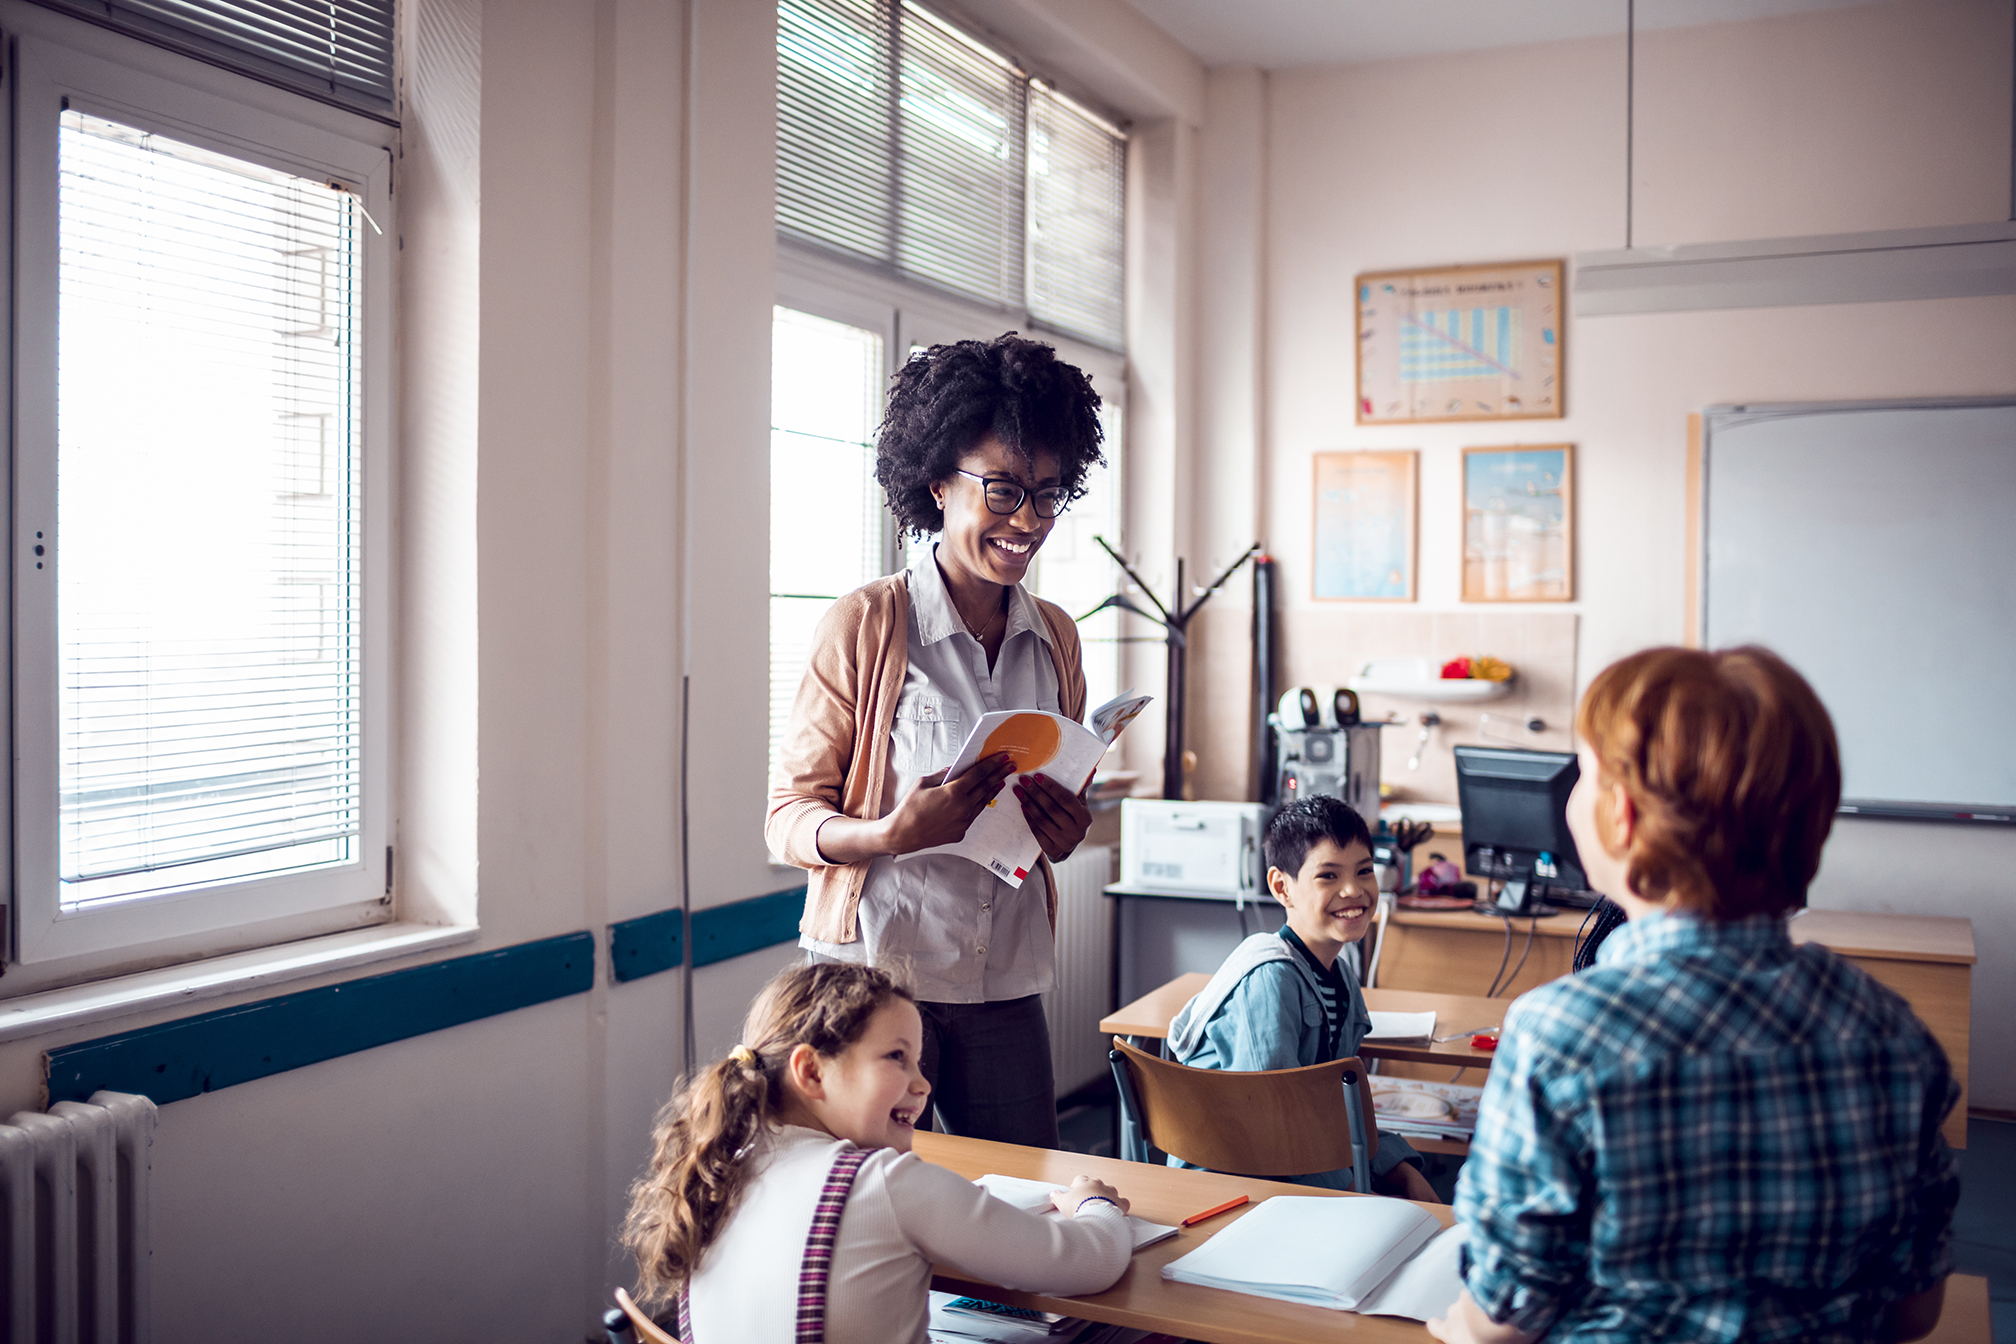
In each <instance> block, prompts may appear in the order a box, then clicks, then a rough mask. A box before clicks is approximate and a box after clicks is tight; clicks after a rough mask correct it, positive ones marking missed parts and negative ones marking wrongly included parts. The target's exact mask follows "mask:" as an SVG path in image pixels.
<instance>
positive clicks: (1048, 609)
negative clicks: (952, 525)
mask: <svg viewBox="0 0 2016 1344" xmlns="http://www.w3.org/2000/svg"><path fill="white" fill-rule="evenodd" d="M1036 605H1037V607H1038V608H1039V609H1040V610H1041V611H1042V613H1043V621H1044V624H1046V625H1048V626H1049V627H1050V641H1049V644H1048V646H1047V647H1048V648H1049V650H1050V656H1051V658H1052V659H1054V660H1055V661H1056V664H1057V703H1058V708H1059V709H1060V710H1061V711H1062V712H1063V714H1064V717H1065V718H1067V719H1082V718H1084V716H1085V668H1084V665H1083V663H1081V662H1080V660H1079V653H1078V627H1077V625H1076V624H1074V623H1073V621H1072V620H1071V617H1070V616H1068V615H1067V614H1065V611H1064V609H1063V608H1062V607H1059V606H1058V605H1057V604H1056V603H1054V602H1045V601H1043V600H1042V599H1041V598H1038V599H1037V600H1036ZM909 622H910V586H909V584H908V583H907V582H906V581H905V579H904V576H903V575H901V574H892V575H890V576H888V577H887V578H881V579H876V580H875V581H874V582H873V583H869V584H864V585H863V586H862V587H860V588H857V589H855V590H854V591H853V592H851V593H849V594H847V596H845V597H843V598H841V599H840V600H839V601H838V602H835V603H834V604H833V606H832V609H831V610H829V611H828V612H827V613H826V616H825V618H824V619H823V620H821V621H820V622H819V630H818V633H817V634H815V635H814V636H813V637H812V655H811V658H810V659H809V660H808V661H807V663H806V665H805V677H804V680H802V681H800V682H799V683H798V698H797V699H796V700H794V701H793V702H792V704H791V722H790V724H789V725H788V726H787V727H786V728H785V730H784V749H783V752H782V754H781V756H780V757H779V759H778V762H777V773H776V775H775V776H774V777H773V778H772V779H771V781H770V815H769V818H768V820H767V821H765V823H764V826H763V836H764V839H766V840H767V841H768V842H769V844H770V848H771V850H772V851H773V852H774V853H777V854H781V855H783V856H784V861H785V862H786V863H789V864H793V865H795V866H797V867H799V868H803V869H806V870H807V871H808V873H809V874H810V876H809V878H808V879H807V881H806V891H805V916H804V918H803V919H801V920H800V921H799V923H798V931H799V932H800V933H803V934H808V935H810V936H811V937H813V938H816V939H818V940H819V941H820V942H822V943H851V942H853V941H855V940H856V939H857V938H859V937H860V936H861V930H860V922H859V920H858V918H857V916H858V913H859V910H860V906H861V886H862V883H863V882H864V881H866V880H867V877H868V864H867V863H866V862H862V863H846V864H829V863H827V862H826V861H825V859H824V858H822V857H821V856H820V854H819V844H818V835H819V826H820V824H821V823H822V822H824V821H825V820H826V818H828V817H834V816H846V817H858V818H862V819H872V818H876V817H880V816H882V815H883V814H884V813H885V812H887V811H888V809H889V807H890V805H891V800H889V799H887V798H884V797H883V791H884V785H885V784H886V782H887V780H888V775H889V734H890V731H891V729H893V728H894V727H895V724H896V702H897V700H898V699H900V698H901V697H902V694H903V677H904V674H905V673H906V672H907V671H908V670H909V667H910V637H909ZM857 744H858V746H859V748H860V749H859V750H857ZM1038 863H1039V864H1040V865H1041V867H1042V869H1043V882H1044V888H1045V891H1046V892H1047V894H1048V895H1047V899H1048V901H1049V904H1050V923H1051V925H1052V926H1053V927H1054V926H1055V925H1056V923H1057V878H1056V874H1055V873H1053V872H1051V870H1050V861H1049V860H1048V859H1044V858H1039V859H1038Z"/></svg>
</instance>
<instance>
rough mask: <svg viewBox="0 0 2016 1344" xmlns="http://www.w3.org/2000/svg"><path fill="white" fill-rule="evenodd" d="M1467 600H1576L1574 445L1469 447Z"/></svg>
mask: <svg viewBox="0 0 2016 1344" xmlns="http://www.w3.org/2000/svg"><path fill="white" fill-rule="evenodd" d="M1463 600H1464V601H1465V602H1572V601H1574V600H1575V446H1574V445H1573V444H1568V443H1543V444H1530V445H1528V444H1522V445H1520V446H1518V447H1514V448H1465V449H1464V450H1463Z"/></svg>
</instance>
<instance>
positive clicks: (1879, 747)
mask: <svg viewBox="0 0 2016 1344" xmlns="http://www.w3.org/2000/svg"><path fill="white" fill-rule="evenodd" d="M1703 429H1704V434H1703V462H1702V467H1703V472H1704V474H1705V478H1706V479H1705V486H1706V488H1705V490H1704V492H1703V496H1702V508H1703V518H1702V541H1703V546H1702V556H1703V575H1702V589H1701V592H1702V602H1703V610H1702V618H1703V634H1704V636H1705V638H1706V642H1707V646H1708V647H1709V648H1718V649H1719V648H1727V647H1729V646H1730V645H1733V644H1752V643H1754V644H1763V645H1765V646H1767V647H1769V648H1771V649H1773V650H1775V651H1776V652H1777V653H1778V654H1780V655H1781V656H1782V657H1784V658H1785V659H1786V660H1787V661H1788V662H1790V663H1791V664H1792V665H1793V666H1794V667H1796V668H1797V669H1798V670H1799V671H1800V672H1801V673H1802V674H1803V675H1804V676H1805V677H1806V679H1807V680H1808V681H1809V682H1811V683H1812V685H1813V688H1814V690H1816V691H1818V692H1819V694H1820V698H1821V700H1822V701H1823V702H1825V704H1826V706H1827V709H1828V712H1829V713H1831V714H1832V715H1833V717H1834V729H1835V732H1836V733H1837V734H1838V735H1839V737H1840V740H1841V768H1842V793H1843V797H1844V802H1843V811H1860V812H1869V813H1875V814H1878V815H1883V814H1888V815H1900V816H1944V817H1953V818H1956V819H1964V820H1978V821H1994V822H2003V823H2007V822H2009V821H2010V820H2011V818H2012V817H2016V398H1982V399H1969V400H1950V401H1924V402H1860V403H1837V404H1805V405H1777V406H1717V407H1713V408H1711V409H1710V410H1709V411H1708V412H1707V414H1706V416H1705V417H1704V425H1703Z"/></svg>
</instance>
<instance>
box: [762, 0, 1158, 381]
mask: <svg viewBox="0 0 2016 1344" xmlns="http://www.w3.org/2000/svg"><path fill="white" fill-rule="evenodd" d="M777 86H778V87H777V99H778V134H777V227H778V230H779V232H780V233H782V234H783V235H784V236H785V237H787V238H793V239H797V240H799V241H803V242H809V243H813V244H816V245H818V246H820V247H823V248H827V249H831V250H836V251H839V252H841V253H843V254H845V255H847V256H849V257H851V258H853V259H855V260H858V261H862V262H866V263H868V264H870V265H873V266H876V267H878V268H884V269H887V270H889V271H891V272H894V273H895V274H898V275H902V276H905V277H909V278H914V279H920V280H925V281H929V282H930V283H932V284H934V285H937V286H940V287H942V288H944V289H948V290H951V291H953V292H954V293H957V294H961V295H964V296H966V297H968V298H972V299H977V300H979V301H980V302H983V303H986V304H989V305H991V306H994V307H997V308H1003V309H1007V310H1009V311H1011V312H1013V311H1025V312H1027V313H1029V314H1030V316H1031V318H1032V319H1033V320H1034V321H1035V322H1036V323H1039V324H1041V325H1044V326H1048V327H1051V328H1053V329H1055V330H1058V331H1061V332H1065V333H1068V334H1070V335H1073V336H1077V337H1079V338H1081V339H1083V340H1087V341H1090V342H1093V343H1095V344H1098V345H1102V346H1105V347H1107V348H1109V349H1113V350H1118V349H1120V348H1122V345H1123V341H1124V325H1123V321H1122V316H1123V314H1122V306H1121V296H1122V289H1121V285H1122V259H1123V253H1122V242H1123V239H1122V220H1123V209H1124V198H1123V189H1124V181H1125V176H1124V173H1125V164H1126V137H1125V136H1124V135H1123V134H1122V133H1120V132H1119V131H1117V130H1115V129H1113V128H1112V127H1111V126H1108V125H1107V124H1106V123H1105V122H1103V121H1101V120H1100V119H1098V118H1097V117H1095V116H1093V115H1091V114H1090V113H1088V112H1086V111H1085V109H1083V108H1081V107H1079V106H1077V105H1076V104H1074V103H1072V102H1070V101H1069V100H1068V99H1066V98H1064V97H1062V96H1061V95H1059V94H1057V93H1055V92H1054V91H1051V90H1049V89H1046V88H1044V87H1042V86H1041V85H1038V84H1035V83H1033V82H1032V81H1031V80H1030V79H1029V77H1028V76H1027V75H1026V74H1024V73H1023V72H1022V71H1021V70H1019V69H1017V68H1016V67H1015V65H1014V64H1013V63H1012V62H1010V61H1008V60H1007V59H1006V58H1004V57H1003V56H1001V55H1000V54H999V53H997V52H994V51H992V50H989V49H988V48H987V47H985V46H983V45H981V44H979V43H977V42H975V41H973V40H972V39H970V38H968V37H967V36H965V35H964V34H963V33H961V32H959V31H958V30H956V29H954V28H952V27H951V26H949V25H947V24H945V23H943V22H942V21H940V20H939V19H937V18H935V17H934V16H932V15H931V14H930V13H928V12H927V11H925V10H924V9H922V8H920V7H918V6H916V5H914V4H910V3H901V4H893V3H890V2H889V0H781V2H780V3H779V5H778V8H777Z"/></svg>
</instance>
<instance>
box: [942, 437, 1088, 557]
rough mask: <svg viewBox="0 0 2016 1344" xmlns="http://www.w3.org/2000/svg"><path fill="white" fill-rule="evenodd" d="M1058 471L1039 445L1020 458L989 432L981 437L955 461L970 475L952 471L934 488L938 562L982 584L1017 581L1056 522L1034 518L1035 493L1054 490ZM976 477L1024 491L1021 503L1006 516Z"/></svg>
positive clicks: (1050, 454)
mask: <svg viewBox="0 0 2016 1344" xmlns="http://www.w3.org/2000/svg"><path fill="white" fill-rule="evenodd" d="M1060 470H1061V468H1060V466H1059V464H1058V461H1057V454H1055V453H1053V452H1050V451H1049V450H1048V449H1043V448H1039V449H1037V450H1036V451H1035V452H1033V453H1031V454H1030V455H1029V457H1028V458H1027V459H1025V458H1024V457H1023V456H1022V454H1020V453H1018V452H1016V451H1015V450H1014V449H1013V448H1010V447H1009V446H1008V445H1007V444H1005V443H1003V442H1002V441H1001V440H1000V439H999V438H997V437H996V436H994V435H993V434H991V433H990V434H985V435H982V436H981V438H980V441H979V442H978V443H975V444H974V445H973V447H972V448H971V449H969V450H968V451H967V453H966V455H965V456H964V457H961V458H960V459H959V471H960V472H970V473H972V475H960V474H958V473H957V472H955V473H954V474H953V475H951V476H948V477H946V478H945V479H944V480H942V481H940V482H938V484H937V485H936V486H935V487H933V492H934V493H935V494H936V496H937V498H938V501H939V507H940V508H942V509H944V511H945V530H944V533H943V535H942V536H941V538H940V540H939V544H938V563H939V565H940V566H941V567H943V568H945V569H947V570H956V571H957V572H958V573H959V574H960V575H961V576H963V577H966V578H972V579H980V580H983V581H985V582H987V583H998V584H1001V585H1003V586H1006V585H1008V584H1013V583H1020V582H1021V581H1022V579H1023V576H1024V575H1026V574H1027V573H1028V572H1029V565H1030V563H1031V562H1032V561H1034V560H1035V558H1036V552H1037V551H1038V550H1040V549H1042V546H1043V541H1044V539H1045V538H1046V537H1048V536H1049V535H1050V529H1051V528H1052V527H1055V526H1056V524H1057V520H1056V519H1055V518H1039V517H1038V516H1037V514H1036V499H1035V492H1036V491H1038V490H1043V489H1054V488H1056V486H1057V485H1058V484H1059V482H1060V480H1061V477H1060V475H1059V472H1060ZM975 476H978V477H981V478H983V479H984V480H986V481H1003V482H1011V483H1013V484H1014V485H1016V486H1018V487H1020V488H1021V489H1022V490H1024V491H1025V492H1027V493H1026V495H1025V497H1024V498H1023V500H1022V505H1021V507H1020V508H1018V509H1016V510H1015V512H1013V513H1006V514H1003V513H995V512H994V511H993V510H991V509H989V508H988V507H987V487H986V486H985V485H984V484H982V482H981V481H978V480H975V479H973V478H974V477H975Z"/></svg>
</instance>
